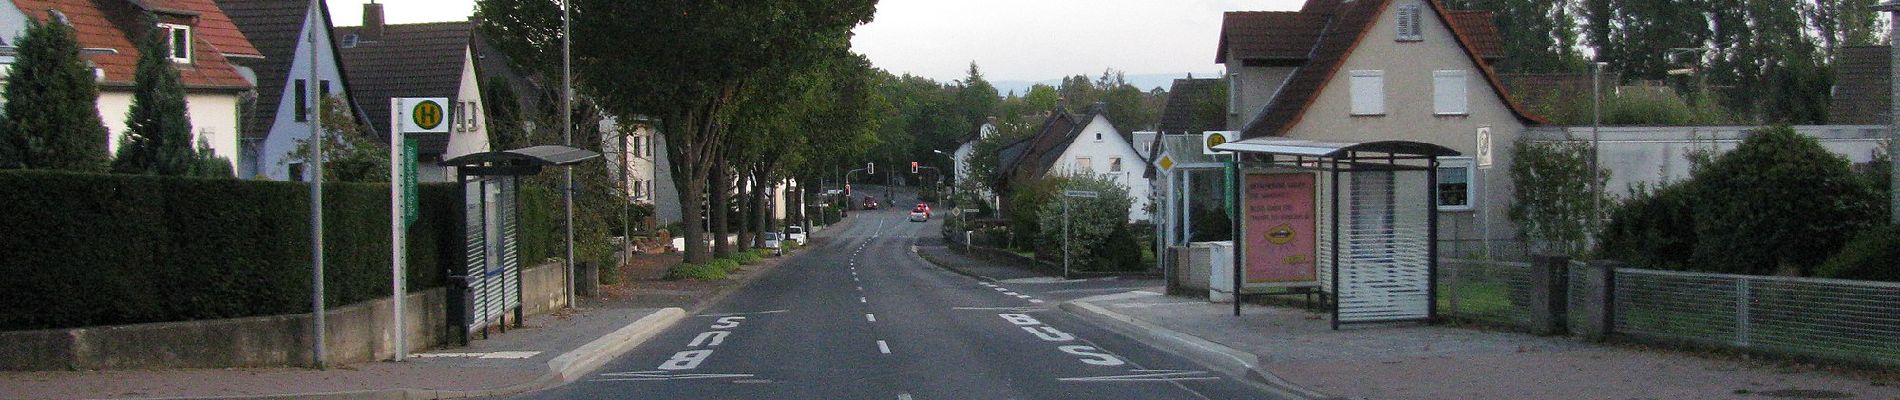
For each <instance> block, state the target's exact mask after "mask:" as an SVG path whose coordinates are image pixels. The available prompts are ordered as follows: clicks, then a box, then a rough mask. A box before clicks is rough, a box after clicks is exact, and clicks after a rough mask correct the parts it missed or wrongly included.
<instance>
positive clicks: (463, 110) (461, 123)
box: [449, 102, 468, 132]
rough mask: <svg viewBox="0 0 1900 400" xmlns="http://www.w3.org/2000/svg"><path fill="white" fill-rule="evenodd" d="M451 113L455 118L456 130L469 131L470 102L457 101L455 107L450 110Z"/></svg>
mask: <svg viewBox="0 0 1900 400" xmlns="http://www.w3.org/2000/svg"><path fill="white" fill-rule="evenodd" d="M449 113H450V114H449V115H451V116H453V117H454V118H455V131H456V132H468V121H467V119H468V103H467V102H461V103H455V108H454V109H451V110H449Z"/></svg>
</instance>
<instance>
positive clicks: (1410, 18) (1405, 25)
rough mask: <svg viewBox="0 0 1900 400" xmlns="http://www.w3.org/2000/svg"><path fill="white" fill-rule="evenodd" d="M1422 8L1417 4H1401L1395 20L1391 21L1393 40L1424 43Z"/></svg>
mask: <svg viewBox="0 0 1900 400" xmlns="http://www.w3.org/2000/svg"><path fill="white" fill-rule="evenodd" d="M1423 15H1424V8H1423V7H1420V6H1419V4H1417V3H1413V4H1401V5H1399V7H1398V13H1397V16H1396V18H1398V19H1397V20H1395V21H1393V24H1392V25H1393V28H1394V30H1395V31H1396V32H1394V35H1393V36H1394V40H1395V41H1398V42H1423V41H1425V28H1424V27H1423V26H1422V25H1424V23H1425V21H1424V19H1425V18H1424V17H1423Z"/></svg>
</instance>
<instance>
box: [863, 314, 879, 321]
mask: <svg viewBox="0 0 1900 400" xmlns="http://www.w3.org/2000/svg"><path fill="white" fill-rule="evenodd" d="M864 320H865V321H866V322H877V314H868V313H867V314H864Z"/></svg>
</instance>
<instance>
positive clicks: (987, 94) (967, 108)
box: [957, 62, 1002, 126]
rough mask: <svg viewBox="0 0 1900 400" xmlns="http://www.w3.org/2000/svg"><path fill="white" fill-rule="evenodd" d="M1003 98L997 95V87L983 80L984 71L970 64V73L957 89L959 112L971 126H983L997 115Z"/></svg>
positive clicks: (972, 63)
mask: <svg viewBox="0 0 1900 400" xmlns="http://www.w3.org/2000/svg"><path fill="white" fill-rule="evenodd" d="M1001 102H1002V98H1001V97H998V95H997V94H996V85H991V84H990V81H989V80H988V79H984V78H983V71H982V70H980V69H978V68H977V67H976V63H975V62H971V63H970V72H969V74H968V75H967V76H965V77H964V78H963V82H962V84H961V85H960V86H958V87H957V111H958V113H960V114H963V119H964V120H966V121H969V122H970V125H971V126H979V125H982V124H983V123H984V122H986V120H988V119H989V117H990V116H993V115H996V114H995V113H996V106H997V105H998V104H999V103H1001Z"/></svg>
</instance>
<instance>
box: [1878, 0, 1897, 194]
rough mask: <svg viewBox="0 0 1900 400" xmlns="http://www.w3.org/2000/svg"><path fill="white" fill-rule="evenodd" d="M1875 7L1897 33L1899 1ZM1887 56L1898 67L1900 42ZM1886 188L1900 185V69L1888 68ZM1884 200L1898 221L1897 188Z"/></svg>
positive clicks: (1892, 46) (1885, 2)
mask: <svg viewBox="0 0 1900 400" xmlns="http://www.w3.org/2000/svg"><path fill="white" fill-rule="evenodd" d="M1874 9H1875V10H1879V11H1886V12H1887V14H1888V15H1889V17H1890V18H1892V22H1893V25H1892V26H1893V27H1894V32H1900V0H1887V1H1883V2H1881V3H1880V4H1879V5H1875V6H1874ZM1888 51H1889V52H1891V53H1890V57H1889V59H1888V65H1890V66H1900V43H1895V44H1893V45H1890V46H1888ZM1887 81H1888V82H1887V83H1888V85H1889V86H1888V88H1889V89H1890V90H1891V91H1889V92H1888V93H1887V96H1888V97H1887V98H1888V101H1887V112H1888V114H1887V168H1888V170H1887V179H1888V181H1887V183H1888V186H1887V187H1891V188H1900V100H1895V97H1894V95H1897V94H1900V69H1890V70H1888V71H1887ZM1889 192H1892V194H1889V197H1888V199H1887V207H1888V210H1889V212H1888V214H1890V215H1891V216H1890V217H1889V218H1891V219H1890V220H1889V222H1900V190H1890V191H1889Z"/></svg>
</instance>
